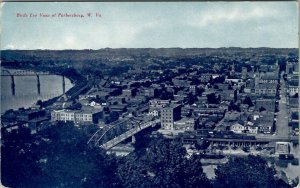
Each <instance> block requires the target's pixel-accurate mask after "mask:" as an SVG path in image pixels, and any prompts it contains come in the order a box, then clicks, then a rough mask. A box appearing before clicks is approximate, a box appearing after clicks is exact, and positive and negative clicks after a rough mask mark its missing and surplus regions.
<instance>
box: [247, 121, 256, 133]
mask: <svg viewBox="0 0 300 188" xmlns="http://www.w3.org/2000/svg"><path fill="white" fill-rule="evenodd" d="M245 132H246V133H249V134H257V133H258V126H255V125H254V123H252V122H251V121H249V122H247V124H246V125H245Z"/></svg>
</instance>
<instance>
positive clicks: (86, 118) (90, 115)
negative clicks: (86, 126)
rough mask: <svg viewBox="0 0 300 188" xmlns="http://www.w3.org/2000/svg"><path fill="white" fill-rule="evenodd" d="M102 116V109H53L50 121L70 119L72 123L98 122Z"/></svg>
mask: <svg viewBox="0 0 300 188" xmlns="http://www.w3.org/2000/svg"><path fill="white" fill-rule="evenodd" d="M102 116H103V111H102V109H97V110H53V111H52V112H51V120H52V121H65V122H66V121H71V122H74V123H98V120H99V119H101V118H102Z"/></svg>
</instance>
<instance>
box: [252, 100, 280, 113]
mask: <svg viewBox="0 0 300 188" xmlns="http://www.w3.org/2000/svg"><path fill="white" fill-rule="evenodd" d="M255 109H256V110H258V111H263V110H266V111H269V112H275V100H273V99H257V100H256V103H255Z"/></svg>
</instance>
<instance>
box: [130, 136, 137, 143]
mask: <svg viewBox="0 0 300 188" xmlns="http://www.w3.org/2000/svg"><path fill="white" fill-rule="evenodd" d="M135 142H136V138H135V136H134V135H133V136H132V137H131V143H132V144H135Z"/></svg>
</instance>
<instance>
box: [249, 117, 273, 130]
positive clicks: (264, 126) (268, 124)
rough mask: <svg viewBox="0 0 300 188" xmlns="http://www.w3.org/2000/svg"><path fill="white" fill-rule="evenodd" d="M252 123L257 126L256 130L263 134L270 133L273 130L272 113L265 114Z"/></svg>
mask: <svg viewBox="0 0 300 188" xmlns="http://www.w3.org/2000/svg"><path fill="white" fill-rule="evenodd" d="M254 125H255V126H257V127H258V132H260V133H264V134H271V133H273V132H274V127H275V126H274V125H275V122H274V115H271V114H265V115H262V116H260V117H258V118H256V120H255V121H254Z"/></svg>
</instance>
